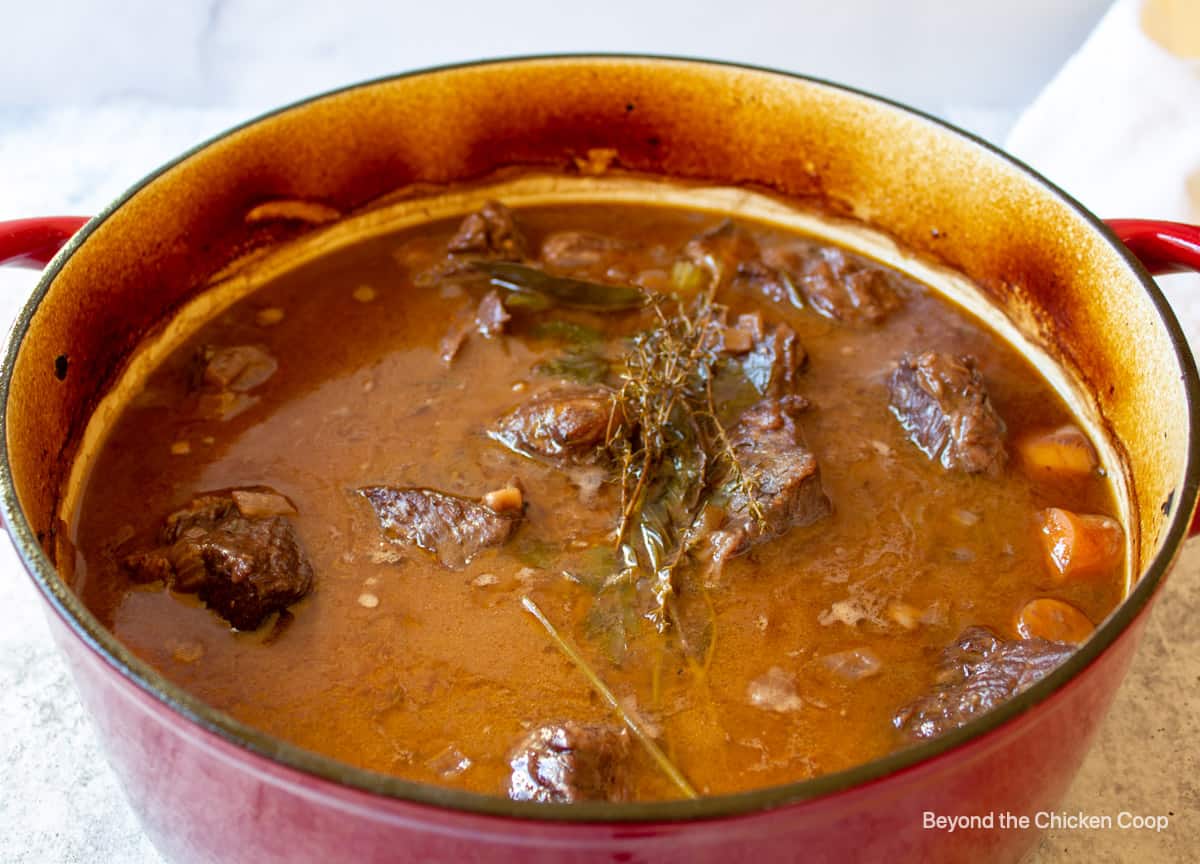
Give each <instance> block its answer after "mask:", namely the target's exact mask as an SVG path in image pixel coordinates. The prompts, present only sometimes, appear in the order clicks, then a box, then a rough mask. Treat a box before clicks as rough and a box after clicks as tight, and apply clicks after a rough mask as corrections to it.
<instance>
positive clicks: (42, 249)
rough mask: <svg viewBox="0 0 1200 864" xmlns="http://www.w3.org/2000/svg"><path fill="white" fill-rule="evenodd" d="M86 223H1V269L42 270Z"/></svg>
mask: <svg viewBox="0 0 1200 864" xmlns="http://www.w3.org/2000/svg"><path fill="white" fill-rule="evenodd" d="M87 221H88V220H87V217H86V216H47V217H44V218H42V219H17V220H15V221H12V222H0V265H4V264H14V265H16V266H18V267H32V268H33V269H35V270H40V269H41V268H43V267H45V266H46V264H47V263H48V262H49V261H50V259H51V258H53V257H54V253H56V252H57V251H58V250H59V249H61V248H62V247H63V246H64V245H65V244H66V242H67V241H68V240H70V239H71V237H72V236H73V235H74V234H75V232H76V231H78V230H79V229H80V228H82V227H83V226H84V224H85V223H86V222H87Z"/></svg>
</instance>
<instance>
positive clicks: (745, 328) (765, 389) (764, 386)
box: [725, 312, 808, 396]
mask: <svg viewBox="0 0 1200 864" xmlns="http://www.w3.org/2000/svg"><path fill="white" fill-rule="evenodd" d="M732 331H739V332H740V333H743V334H745V337H746V338H745V340H743V342H744V344H746V345H747V346H748V347H747V350H746V351H744V352H736V351H731V352H730V353H742V354H743V356H742V358H741V363H742V372H743V373H744V374H745V376H746V380H748V381H749V382H750V383H751V384H752V385H753V386H754V389H755V390H757V391H758V392H759V393H761V394H762V395H764V396H766V395H772V396H786V395H787V394H788V393H790V392H791V390H792V385H793V384H794V382H795V379H796V375H797V373H798V372H799V371H800V370H801V369H803V368H804V365H805V363H807V362H808V353H807V352H806V351H805V350H804V346H803V345H801V344H800V340H799V339H797V338H796V331H795V330H793V329H792V328H791V327H789V326H788V325H786V324H776V325H775V326H774V327H771V328H769V329H768V328H764V326H763V320H762V314H761V313H758V312H753V313H750V314H747V315H739V316H738V320H737V323H736V324H735V325H734V327H733V328H732ZM733 335H734V334H733V333H732V332H731V331H730V330H727V331H726V336H725V343H726V345H727V346H728V345H729V344H730V342H731V337H733Z"/></svg>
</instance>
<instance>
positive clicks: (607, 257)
mask: <svg viewBox="0 0 1200 864" xmlns="http://www.w3.org/2000/svg"><path fill="white" fill-rule="evenodd" d="M623 248H624V244H622V243H621V242H620V241H619V240H615V239H614V238H612V237H606V236H605V235H603V234H595V233H593V232H591V231H555V232H554V233H553V234H551V235H550V236H549V237H547V238H546V239H545V240H544V241H542V260H543V261H545V262H546V263H547V264H549V265H550V266H551V267H557V268H560V269H562V270H589V271H598V272H601V273H603V272H604V270H606V269H607V268H608V263H609V261H611V260H612V257H613V253H614V252H618V251H620V250H621V249H623Z"/></svg>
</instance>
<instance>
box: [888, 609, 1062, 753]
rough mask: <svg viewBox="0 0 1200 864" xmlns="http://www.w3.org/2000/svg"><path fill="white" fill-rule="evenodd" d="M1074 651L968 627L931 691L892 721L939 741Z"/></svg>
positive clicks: (949, 651)
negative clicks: (1010, 639)
mask: <svg viewBox="0 0 1200 864" xmlns="http://www.w3.org/2000/svg"><path fill="white" fill-rule="evenodd" d="M1073 650H1074V646H1073V645H1068V644H1066V643H1064V642H1048V641H1047V640H1045V639H1018V640H1015V641H1011V642H1010V641H1006V640H1003V639H1001V638H1000V637H998V636H996V634H994V633H993V632H992V631H990V630H988V629H987V628H986V627H968V628H967V629H966V630H964V631H963V632H962V635H961V636H959V637H958V641H957V642H956V643H955V644H953V645H951V646H949V647H948V648H946V650H945V651H944V652H943V653H942V662H941V666H940V669H939V672H938V676H937V681H936V683H935V685H934V689H933V691H932V692H931V693H930V694H929V695H928V696H923V697H921V698H920V699H918V700H916V701H915V702H913V703H912V704H910V705H906V706H905V707H904V708H901V709H900V710H899V711H897V712H896V714H895V716H894V717H893V718H892V723H893V725H895V727H896V728H897V729H899V730H900V731H901V732H903V733H904V734H905V735H906V736H908V737H909V738H914V739H923V738H935V737H937V736H938V735H941V734H942V733H943V732H947V731H949V730H950V729H956V728H958V727H959V726H962V725H963V724H964V723H966V722H967V721H968V720H970V719H971V718H973V717H975V716H976V715H977V714H982V713H983V712H985V711H990V710H991V709H992V708H995V707H996V706H997V705H999V704H1000V703H1001V702H1004V701H1005V700H1006V699H1010V698H1012V697H1013V696H1015V695H1016V694H1017V693H1020V692H1021V691H1022V690H1024V689H1025V688H1027V687H1029V686H1030V685H1031V684H1033V683H1034V682H1035V681H1037V680H1038V679H1040V678H1042V677H1044V676H1045V675H1046V674H1047V673H1049V672H1050V671H1051V670H1053V669H1054V668H1055V667H1056V666H1058V665H1059V664H1060V663H1062V662H1063V661H1064V660H1066V659H1067V657H1069V656H1070V655H1071V652H1072V651H1073Z"/></svg>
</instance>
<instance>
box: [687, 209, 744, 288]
mask: <svg viewBox="0 0 1200 864" xmlns="http://www.w3.org/2000/svg"><path fill="white" fill-rule="evenodd" d="M684 254H686V255H687V257H688V258H689V259H690V260H691V261H692V263H694V264H696V265H697V266H700V267H704V268H705V269H707V270H709V271H710V272H711V273H712V274H713V275H714V276H721V277H723V278H726V279H732V278H733V276H734V274H735V273H737V272H738V268H739V267H742V266H744V265H748V264H750V263H752V262H756V261H758V260H759V251H758V243H756V242H755V240H754V238H753V237H751V236H750V235H749V234H748V233H747V232H746V231H745V230H743V229H742V228H739V227H738V226H737V225H735V224H734V223H733V222H731V221H730V220H728V219H726V220H725V221H724V222H722V223H721V224H720V225H717V226H716V227H715V228H712V229H710V230H708V231H705V232H704V233H703V234H701V235H699V236H698V237H694V238H692V239H691V240H689V241H688V244H687V246H686V247H684Z"/></svg>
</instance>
